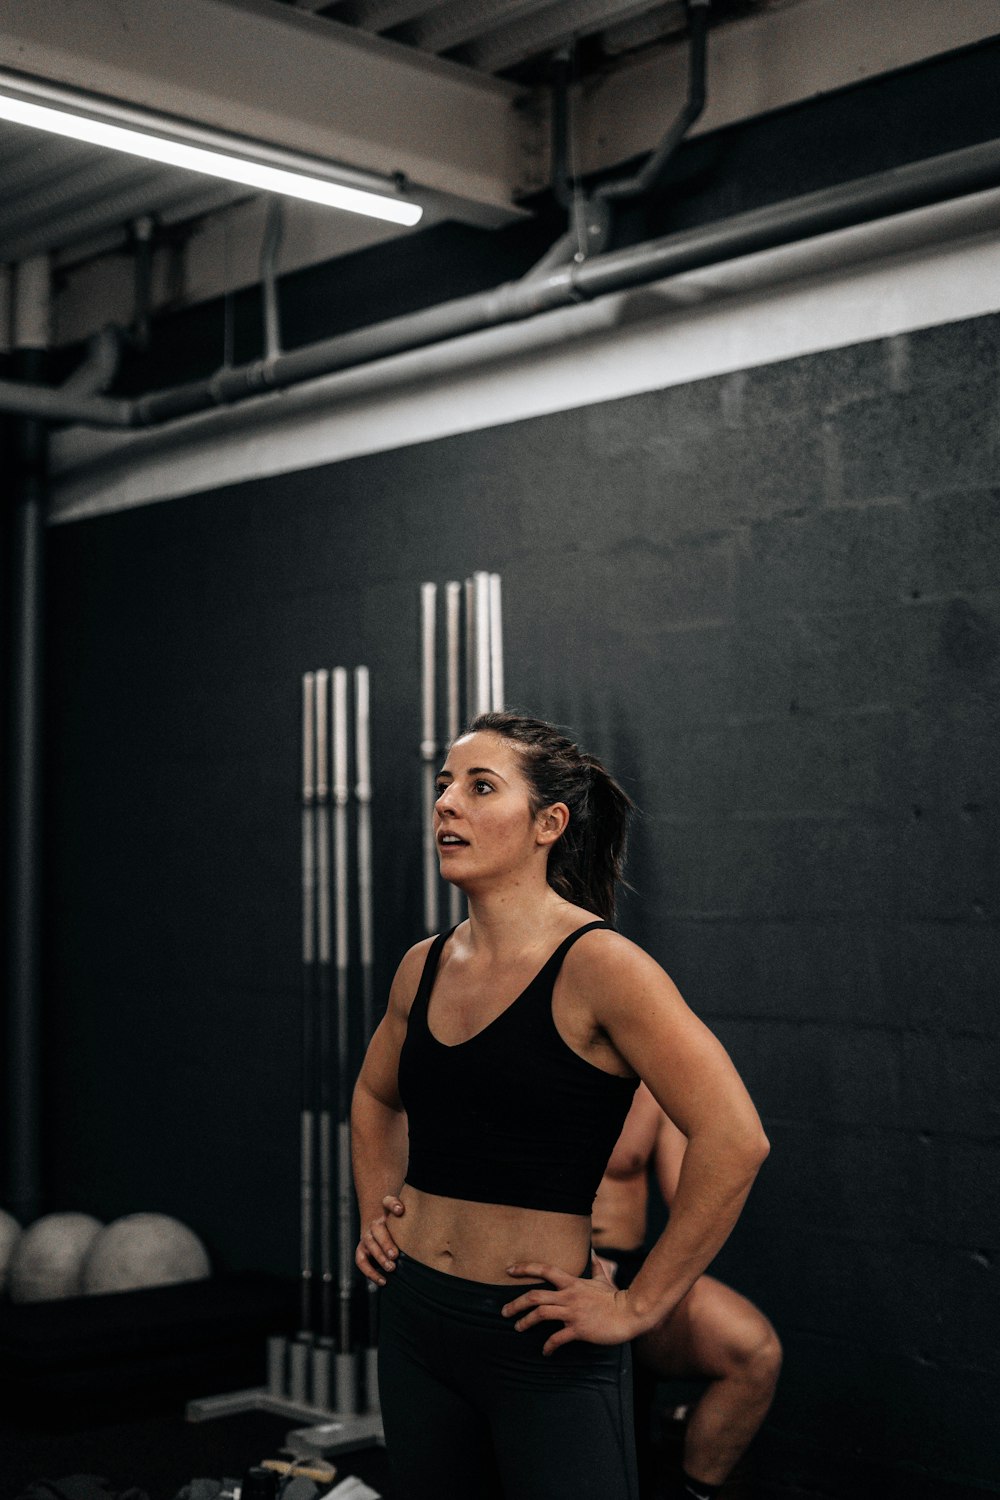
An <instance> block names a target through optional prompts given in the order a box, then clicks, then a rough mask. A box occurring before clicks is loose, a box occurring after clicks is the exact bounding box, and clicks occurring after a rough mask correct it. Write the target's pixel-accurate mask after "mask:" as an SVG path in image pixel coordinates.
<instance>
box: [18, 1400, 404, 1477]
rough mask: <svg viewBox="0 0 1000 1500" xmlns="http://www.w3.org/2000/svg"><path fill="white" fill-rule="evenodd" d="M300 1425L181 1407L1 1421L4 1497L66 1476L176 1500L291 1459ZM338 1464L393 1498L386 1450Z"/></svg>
mask: <svg viewBox="0 0 1000 1500" xmlns="http://www.w3.org/2000/svg"><path fill="white" fill-rule="evenodd" d="M294 1425H295V1424H294V1422H291V1421H289V1420H288V1418H286V1417H275V1416H270V1415H268V1414H267V1413H265V1412H245V1413H243V1414H241V1415H239V1416H234V1417H222V1418H218V1419H215V1420H212V1421H209V1422H187V1421H185V1420H184V1416H183V1412H182V1411H181V1410H180V1409H179V1408H176V1409H172V1410H170V1411H162V1412H160V1411H155V1412H151V1413H147V1414H145V1415H142V1416H136V1417H132V1418H129V1419H128V1420H119V1421H107V1422H103V1423H100V1424H97V1425H88V1426H87V1427H86V1428H77V1427H72V1426H69V1425H64V1426H61V1427H59V1428H46V1427H43V1426H42V1425H41V1424H40V1423H39V1424H37V1425H35V1424H31V1425H28V1424H24V1423H22V1424H19V1425H18V1426H16V1427H15V1426H13V1425H10V1424H9V1423H8V1420H7V1419H6V1418H5V1417H4V1418H0V1454H2V1455H3V1456H2V1460H0V1500H17V1497H18V1496H20V1495H21V1494H23V1493H24V1491H25V1490H26V1489H27V1487H28V1486H29V1485H30V1484H31V1483H33V1482H34V1481H37V1480H40V1479H48V1480H55V1479H60V1478H64V1477H65V1476H66V1475H68V1474H98V1475H101V1476H103V1477H104V1478H106V1479H107V1481H108V1486H109V1488H110V1490H111V1491H112V1493H118V1492H120V1491H122V1490H127V1489H131V1488H136V1489H139V1490H143V1491H145V1493H146V1495H148V1497H149V1500H173V1497H174V1495H176V1494H177V1491H178V1490H179V1489H180V1488H181V1487H182V1486H183V1485H185V1484H187V1483H188V1482H189V1481H190V1480H192V1479H195V1478H205V1479H222V1478H223V1477H224V1476H231V1477H233V1478H240V1477H241V1476H242V1475H243V1473H244V1472H245V1470H246V1469H248V1468H250V1467H251V1466H252V1465H254V1464H259V1463H260V1462H261V1461H262V1460H263V1459H266V1458H281V1457H287V1454H283V1453H282V1448H283V1446H284V1442H285V1437H286V1435H287V1433H288V1432H289V1430H290V1429H291V1428H292V1427H294ZM332 1462H333V1463H334V1464H335V1465H336V1468H337V1480H336V1481H334V1482H335V1483H336V1482H338V1481H339V1480H341V1479H344V1478H346V1477H347V1475H349V1474H356V1475H357V1476H358V1477H359V1478H360V1479H363V1480H365V1482H366V1483H367V1484H370V1485H371V1486H372V1488H373V1489H376V1490H378V1491H379V1493H380V1494H381V1495H382V1496H383V1497H384V1500H392V1495H391V1491H390V1489H389V1487H388V1486H389V1481H388V1461H387V1459H386V1455H385V1452H384V1451H383V1450H382V1449H380V1448H369V1449H366V1450H365V1451H363V1452H359V1453H348V1454H343V1455H341V1456H340V1457H338V1458H334V1459H333V1460H332Z"/></svg>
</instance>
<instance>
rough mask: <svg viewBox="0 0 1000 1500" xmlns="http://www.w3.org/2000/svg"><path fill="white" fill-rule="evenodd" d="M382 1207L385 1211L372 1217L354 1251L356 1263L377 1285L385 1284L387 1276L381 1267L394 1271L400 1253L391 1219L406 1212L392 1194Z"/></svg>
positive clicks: (385, 1199)
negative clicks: (391, 1226) (391, 1227)
mask: <svg viewBox="0 0 1000 1500" xmlns="http://www.w3.org/2000/svg"><path fill="white" fill-rule="evenodd" d="M382 1207H383V1209H384V1210H385V1212H384V1213H381V1214H379V1215H378V1216H377V1217H376V1218H374V1219H372V1221H371V1223H370V1224H369V1225H368V1228H367V1229H366V1230H365V1231H364V1233H363V1234H362V1236H361V1238H360V1240H359V1241H358V1248H357V1250H355V1252H354V1264H355V1265H356V1266H357V1268H358V1270H359V1271H360V1272H361V1273H362V1275H363V1276H367V1277H368V1280H369V1281H374V1283H375V1285H376V1286H385V1277H384V1276H383V1275H382V1274H381V1271H380V1270H379V1267H380V1266H381V1268H382V1270H385V1271H394V1270H395V1269H396V1259H397V1257H398V1255H399V1247H398V1246H397V1244H396V1241H395V1240H394V1239H393V1237H392V1230H391V1229H390V1228H389V1220H390V1218H397V1219H399V1218H401V1217H402V1216H403V1214H404V1213H405V1212H406V1210H405V1208H404V1207H403V1204H402V1203H401V1201H400V1200H399V1199H398V1198H395V1197H393V1196H392V1195H391V1194H389V1195H387V1196H386V1197H385V1198H383V1199H382Z"/></svg>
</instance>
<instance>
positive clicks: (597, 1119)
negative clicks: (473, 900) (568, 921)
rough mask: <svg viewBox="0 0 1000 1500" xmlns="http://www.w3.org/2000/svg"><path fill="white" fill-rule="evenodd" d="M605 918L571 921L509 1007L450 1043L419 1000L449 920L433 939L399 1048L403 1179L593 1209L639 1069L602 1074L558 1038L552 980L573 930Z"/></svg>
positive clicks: (445, 1193) (529, 1204)
mask: <svg viewBox="0 0 1000 1500" xmlns="http://www.w3.org/2000/svg"><path fill="white" fill-rule="evenodd" d="M606 927H607V923H606V922H588V923H587V924H586V925H585V926H583V927H578V928H577V930H576V931H575V932H571V933H570V935H569V937H567V938H566V939H565V940H564V941H563V942H562V943H560V945H559V947H558V948H557V949H556V951H555V952H554V953H553V954H552V957H551V958H550V959H549V960H548V962H547V963H546V964H545V965H544V967H543V968H542V969H541V970H540V971H539V973H538V974H537V975H536V976H535V978H534V979H533V980H532V981H531V983H530V984H529V985H528V986H527V988H526V989H524V990H522V992H521V994H520V995H518V997H517V999H516V1000H514V1001H513V1003H512V1004H510V1005H508V1006H507V1009H506V1010H504V1011H501V1013H500V1014H499V1015H498V1016H497V1017H496V1019H495V1020H493V1021H490V1022H489V1024H488V1025H486V1026H484V1027H483V1029H482V1030H481V1031H477V1032H476V1034H475V1036H472V1037H469V1038H468V1040H467V1041H464V1042H459V1043H457V1044H456V1045H455V1046H450V1047H449V1046H446V1045H445V1043H443V1042H439V1041H438V1040H437V1039H436V1038H435V1037H434V1036H433V1035H432V1033H431V1031H430V1029H429V1027H428V1025H427V1007H428V1003H429V1001H430V996H431V990H432V989H433V986H434V978H435V975H436V973H437V968H438V963H439V961H440V958H441V950H442V949H443V947H444V945H445V943H446V942H447V941H448V939H449V937H450V936H451V933H452V932H453V931H454V928H452V929H451V930H450V931H449V932H443V933H441V934H439V936H438V937H436V938H435V940H434V942H433V944H432V945H431V949H430V951H429V953H428V954H427V960H426V962H425V964H424V971H423V974H422V975H421V979H420V986H419V988H418V990H417V993H416V996H415V998H414V1001H413V1005H412V1006H411V1008H410V1016H409V1022H408V1025H407V1030H406V1038H405V1040H404V1042H403V1047H402V1051H401V1053H400V1058H399V1093H400V1097H401V1099H402V1101H403V1107H404V1108H405V1110H406V1113H407V1117H408V1123H409V1135H410V1160H409V1165H408V1167H407V1172H406V1180H407V1182H408V1183H409V1184H410V1186H411V1187H415V1188H418V1189H419V1190H420V1191H421V1192H425V1193H435V1194H438V1195H439V1196H441V1197H444V1198H463V1199H468V1200H470V1201H472V1202H476V1203H506V1204H511V1205H513V1206H515V1207H518V1208H537V1209H544V1210H547V1211H549V1212H552V1213H567V1214H584V1215H586V1216H588V1217H589V1215H590V1212H591V1208H592V1206H593V1202H594V1195H595V1194H596V1192H597V1189H598V1186H599V1184H600V1181H601V1178H602V1176H603V1175H604V1171H605V1168H606V1167H607V1164H608V1158H609V1157H610V1155H611V1152H612V1151H613V1149H614V1146H615V1143H616V1141H617V1140H618V1137H619V1135H620V1134H621V1129H622V1126H623V1125H624V1123H625V1116H626V1115H627V1114H628V1111H629V1106H630V1105H631V1103H632V1096H633V1094H634V1093H635V1090H636V1088H637V1087H638V1085H639V1080H638V1078H621V1077H619V1076H617V1075H615V1074H613V1073H605V1072H604V1071H603V1069H601V1068H598V1067H595V1066H594V1064H593V1063H589V1062H587V1061H586V1060H585V1059H584V1058H582V1057H580V1056H579V1055H578V1053H576V1052H574V1051H573V1049H572V1048H571V1047H570V1046H568V1045H567V1043H566V1042H565V1041H563V1038H562V1037H561V1036H560V1034H559V1031H558V1030H557V1028H556V1024H555V1021H554V1020H553V1018H552V991H553V987H554V985H555V981H556V976H557V974H558V973H559V970H560V967H561V966H562V961H563V959H564V958H565V956H566V954H567V953H568V952H569V950H570V948H571V947H572V946H573V944H574V943H575V942H576V941H577V939H578V938H580V937H582V936H583V934H584V933H585V932H592V931H594V929H595V928H606Z"/></svg>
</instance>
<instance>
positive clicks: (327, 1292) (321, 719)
mask: <svg viewBox="0 0 1000 1500" xmlns="http://www.w3.org/2000/svg"><path fill="white" fill-rule="evenodd" d="M329 728H330V674H329V672H328V671H326V670H323V671H319V672H317V673H316V803H317V808H316V871H317V926H318V933H319V943H318V959H319V963H318V976H319V1003H318V1022H317V1035H318V1038H319V1044H318V1048H317V1053H318V1071H319V1088H318V1102H319V1119H318V1153H319V1160H318V1169H319V1205H318V1215H319V1274H320V1320H319V1323H320V1333H321V1336H322V1337H324V1338H329V1336H330V1329H331V1326H332V1316H333V1301H332V1299H333V1243H332V1238H331V1218H330V1184H331V1177H332V1170H333V1159H332V1140H331V1127H330V1095H331V1076H332V1051H333V1047H332V1028H331V1025H330V1009H331V999H330V962H331V956H332V951H331V950H332V945H331V936H330V741H329Z"/></svg>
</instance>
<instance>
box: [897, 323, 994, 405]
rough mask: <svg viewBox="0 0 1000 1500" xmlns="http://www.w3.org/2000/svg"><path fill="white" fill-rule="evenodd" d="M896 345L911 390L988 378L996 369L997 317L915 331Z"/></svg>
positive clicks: (906, 335)
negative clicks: (959, 380) (902, 354)
mask: <svg viewBox="0 0 1000 1500" xmlns="http://www.w3.org/2000/svg"><path fill="white" fill-rule="evenodd" d="M900 342H901V343H902V345H903V347H904V358H903V361H902V373H903V380H904V383H905V384H906V385H907V386H908V387H910V388H911V389H913V388H915V387H917V386H920V385H950V384H951V383H952V382H953V381H955V379H956V378H957V379H962V378H964V377H967V376H970V375H974V376H980V377H982V378H984V379H988V378H989V377H990V376H991V375H995V374H996V373H997V371H998V369H1000V314H997V313H992V314H987V315H986V316H985V317H981V318H966V319H963V321H962V322H960V323H939V324H938V325H937V326H936V327H934V328H916V329H913V330H911V331H910V332H909V333H906V334H904V335H902V338H901V340H900Z"/></svg>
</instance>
